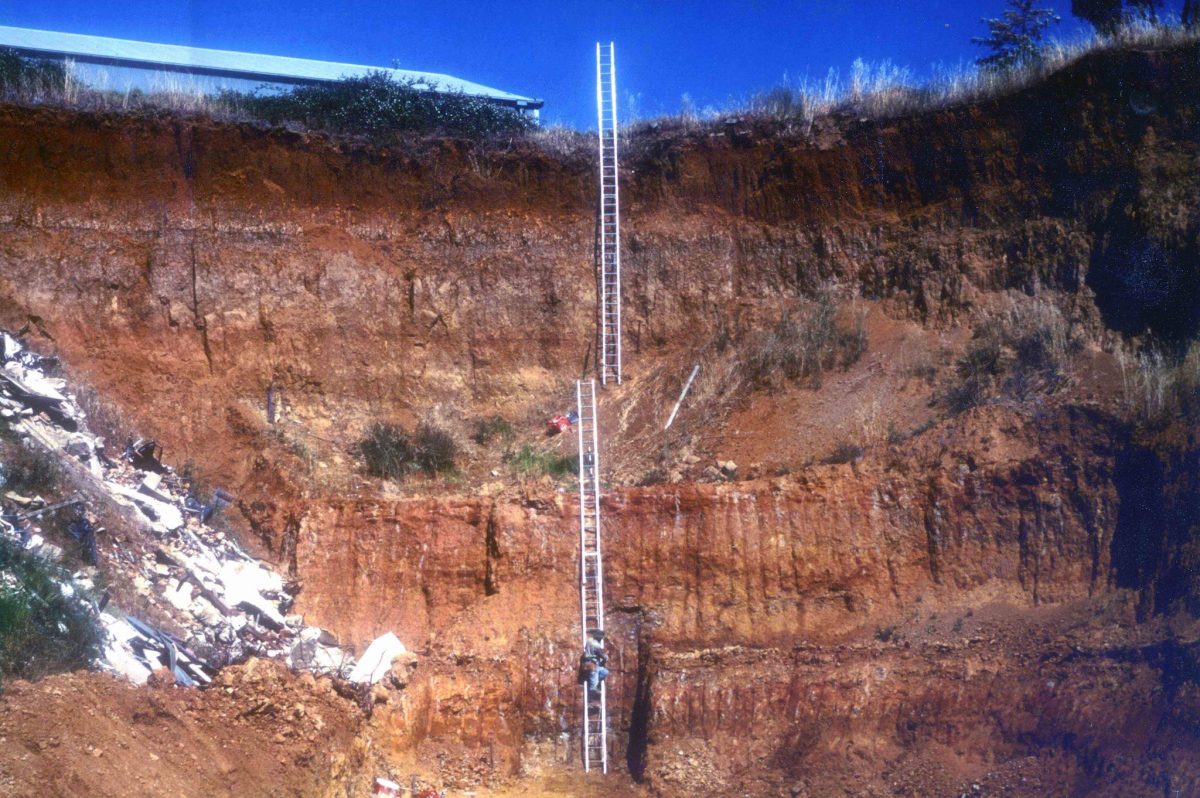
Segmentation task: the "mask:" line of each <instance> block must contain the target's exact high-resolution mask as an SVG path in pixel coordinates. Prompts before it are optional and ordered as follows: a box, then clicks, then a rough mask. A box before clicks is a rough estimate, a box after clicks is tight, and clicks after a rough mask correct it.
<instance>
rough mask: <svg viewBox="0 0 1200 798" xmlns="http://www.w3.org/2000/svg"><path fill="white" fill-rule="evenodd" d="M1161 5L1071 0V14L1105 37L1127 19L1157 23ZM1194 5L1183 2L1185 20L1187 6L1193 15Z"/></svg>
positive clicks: (1148, 0)
mask: <svg viewBox="0 0 1200 798" xmlns="http://www.w3.org/2000/svg"><path fill="white" fill-rule="evenodd" d="M1162 5H1163V2H1162V0H1124V2H1122V0H1071V13H1072V14H1074V15H1075V16H1077V17H1079V18H1080V19H1082V20H1086V21H1087V22H1090V23H1092V26H1093V27H1094V28H1095V29H1096V30H1098V31H1100V33H1102V34H1104V35H1105V36H1111V35H1112V34H1114V33H1116V32H1117V28H1119V27H1120V26H1121V22H1123V21H1124V20H1125V19H1126V18H1129V17H1141V18H1142V19H1147V20H1150V21H1151V22H1157V21H1158V9H1160V8H1162ZM1196 5H1197V0H1184V3H1183V16H1184V18H1185V19H1186V17H1187V16H1188V10H1189V6H1190V7H1191V10H1192V13H1193V14H1195V12H1196ZM1185 24H1186V22H1185Z"/></svg>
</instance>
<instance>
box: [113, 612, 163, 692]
mask: <svg viewBox="0 0 1200 798" xmlns="http://www.w3.org/2000/svg"><path fill="white" fill-rule="evenodd" d="M100 622H101V624H102V625H103V626H104V629H105V631H107V632H108V640H107V642H106V644H105V648H104V662H103V663H102V665H105V666H107V668H108V670H111V671H113V672H114V673H118V674H120V675H122V676H124V677H125V678H126V679H128V680H129V681H131V682H133V683H134V684H145V683H146V680H147V679H149V678H150V671H151V670H152V668H151V667H150V666H149V665H148V664H147V663H146V662H145V661H144V660H142V659H139V658H138V657H137V656H136V655H135V654H134V653H133V649H132V648H131V647H130V645H129V641H130V640H134V639H136V638H139V637H140V635H139V634H138V633H137V632H136V631H135V630H134V628H133V627H132V626H130V625H129V622H128V621H126V620H125V619H124V618H114V617H113V616H111V615H108V614H107V613H105V614H103V615H101V616H100Z"/></svg>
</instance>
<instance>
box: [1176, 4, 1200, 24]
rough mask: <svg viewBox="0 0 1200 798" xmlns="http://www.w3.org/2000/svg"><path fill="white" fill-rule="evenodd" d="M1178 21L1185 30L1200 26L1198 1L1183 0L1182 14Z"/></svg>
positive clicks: (1199, 5)
mask: <svg viewBox="0 0 1200 798" xmlns="http://www.w3.org/2000/svg"><path fill="white" fill-rule="evenodd" d="M1179 21H1180V22H1181V23H1183V27H1185V28H1195V27H1197V26H1200V0H1183V13H1182V14H1180V16H1179Z"/></svg>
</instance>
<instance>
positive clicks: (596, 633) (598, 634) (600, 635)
mask: <svg viewBox="0 0 1200 798" xmlns="http://www.w3.org/2000/svg"><path fill="white" fill-rule="evenodd" d="M592 639H593V640H604V630H603V629H593V630H592Z"/></svg>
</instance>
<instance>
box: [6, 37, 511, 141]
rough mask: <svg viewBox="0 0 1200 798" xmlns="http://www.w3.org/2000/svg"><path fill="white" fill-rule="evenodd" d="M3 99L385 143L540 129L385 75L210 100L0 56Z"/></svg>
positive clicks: (481, 103)
mask: <svg viewBox="0 0 1200 798" xmlns="http://www.w3.org/2000/svg"><path fill="white" fill-rule="evenodd" d="M0 99H2V100H5V101H8V102H16V103H20V104H27V105H53V106H61V107H66V108H76V109H80V110H100V111H142V110H168V111H177V112H183V113H199V114H203V115H205V116H209V117H211V118H213V119H218V120H224V121H234V122H240V121H251V120H258V121H264V122H267V123H270V124H272V125H279V126H284V125H300V126H302V127H304V128H307V129H309V130H321V131H327V132H330V133H342V134H354V135H366V136H371V137H380V136H386V135H389V134H396V133H416V134H438V135H451V136H463V137H466V138H488V137H492V136H514V135H520V134H523V133H526V132H528V131H530V130H532V129H533V128H534V127H535V125H534V123H533V122H532V120H530V119H529V118H528V117H526V116H525V115H524V114H522V113H521V112H520V111H518V110H516V109H514V108H508V107H504V106H499V105H496V104H494V103H490V102H487V101H486V100H483V99H481V98H479V97H473V96H471V95H467V94H463V93H461V92H436V93H435V92H431V91H427V90H424V89H422V88H420V87H418V85H417V84H416V83H415V82H414V81H404V80H396V79H394V78H393V77H392V76H391V75H390V74H388V73H387V72H385V71H383V70H379V71H377V72H371V73H369V74H367V75H364V76H361V77H346V78H343V79H341V80H338V81H332V82H329V83H323V84H319V85H313V86H298V87H296V88H294V89H292V90H290V91H285V92H280V93H274V92H269V91H266V90H258V91H252V92H236V91H229V90H226V91H223V92H222V93H221V94H219V95H218V96H215V97H214V96H209V95H206V94H205V93H203V92H202V91H201V90H200V88H199V87H187V86H185V85H184V84H183V83H182V82H178V83H176V84H175V85H171V84H168V87H167V88H165V89H164V90H162V91H154V92H150V93H145V92H142V91H140V90H138V89H127V90H125V91H107V90H103V89H98V88H94V87H90V86H88V85H86V84H83V83H81V82H80V81H79V80H78V79H77V78H76V77H75V74H74V72H73V70H72V69H71V68H70V66H64V65H63V64H62V63H61V62H58V61H51V60H47V59H37V58H28V57H26V56H22V55H20V54H18V53H17V52H15V51H13V50H10V49H0Z"/></svg>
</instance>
